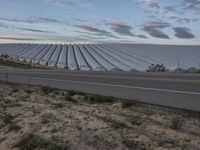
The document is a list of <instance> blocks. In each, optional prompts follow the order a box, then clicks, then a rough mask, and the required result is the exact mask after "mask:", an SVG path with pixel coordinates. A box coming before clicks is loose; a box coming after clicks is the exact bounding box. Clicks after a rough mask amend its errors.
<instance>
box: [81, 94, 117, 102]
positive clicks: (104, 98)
mask: <svg viewBox="0 0 200 150" xmlns="http://www.w3.org/2000/svg"><path fill="white" fill-rule="evenodd" d="M84 99H85V100H87V101H89V102H90V103H111V102H114V98H113V97H109V96H100V95H93V96H85V98H84Z"/></svg>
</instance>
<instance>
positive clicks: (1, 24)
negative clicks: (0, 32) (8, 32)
mask: <svg viewBox="0 0 200 150" xmlns="http://www.w3.org/2000/svg"><path fill="white" fill-rule="evenodd" d="M0 28H5V29H8V28H9V27H8V25H6V24H4V23H2V22H0Z"/></svg>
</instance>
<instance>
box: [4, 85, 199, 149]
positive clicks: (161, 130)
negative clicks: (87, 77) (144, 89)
mask: <svg viewBox="0 0 200 150" xmlns="http://www.w3.org/2000/svg"><path fill="white" fill-rule="evenodd" d="M0 149H3V150H7V149H24V150H25V149H30V150H32V149H52V150H54V149H58V150H59V149H61V150H62V149H78V150H79V149H91V150H93V149H94V150H95V149H103V150H110V149H123V150H126V149H136V150H140V149H142V150H143V149H152V150H154V149H170V150H171V149H172V150H173V149H174V150H177V149H178V150H179V149H180V150H181V149H200V113H198V112H190V111H182V110H175V109H170V108H165V107H159V106H153V105H147V104H141V103H136V102H134V103H130V102H126V103H120V102H119V101H116V99H115V98H113V97H104V96H98V95H88V94H85V93H81V92H76V91H64V90H57V89H51V88H49V87H42V88H41V87H39V86H38V87H37V86H29V87H27V86H25V85H14V84H5V83H0Z"/></svg>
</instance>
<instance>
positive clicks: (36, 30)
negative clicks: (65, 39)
mask: <svg viewBox="0 0 200 150" xmlns="http://www.w3.org/2000/svg"><path fill="white" fill-rule="evenodd" d="M16 29H18V30H23V31H29V32H37V33H55V32H51V31H45V30H38V29H29V28H16Z"/></svg>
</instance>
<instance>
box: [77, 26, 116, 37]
mask: <svg viewBox="0 0 200 150" xmlns="http://www.w3.org/2000/svg"><path fill="white" fill-rule="evenodd" d="M75 27H78V28H80V29H82V30H84V31H87V32H90V33H94V34H95V35H98V36H108V37H112V38H116V36H114V35H112V33H111V32H108V31H105V30H101V29H97V28H94V27H91V26H87V25H75Z"/></svg>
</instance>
